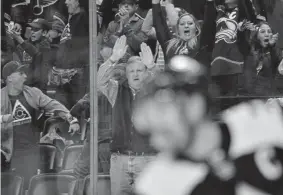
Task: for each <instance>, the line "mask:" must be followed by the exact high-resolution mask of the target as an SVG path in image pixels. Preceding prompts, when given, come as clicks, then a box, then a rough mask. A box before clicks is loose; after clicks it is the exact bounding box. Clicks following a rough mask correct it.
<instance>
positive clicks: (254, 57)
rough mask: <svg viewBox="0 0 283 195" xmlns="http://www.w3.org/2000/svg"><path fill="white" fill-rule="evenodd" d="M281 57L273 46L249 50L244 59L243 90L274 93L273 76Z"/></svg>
mask: <svg viewBox="0 0 283 195" xmlns="http://www.w3.org/2000/svg"><path fill="white" fill-rule="evenodd" d="M281 59H282V54H281V53H280V52H279V51H278V50H277V49H276V48H275V47H269V48H266V49H261V50H260V51H258V52H255V51H254V50H251V52H250V54H249V55H248V56H247V57H246V59H245V66H244V77H245V83H244V88H245V91H246V92H247V93H248V94H250V95H259V96H270V95H275V94H276V93H277V90H276V86H275V83H274V82H275V80H274V78H275V75H276V73H277V67H278V65H279V63H280V61H281Z"/></svg>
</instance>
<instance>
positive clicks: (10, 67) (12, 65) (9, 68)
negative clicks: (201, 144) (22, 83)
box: [2, 61, 28, 79]
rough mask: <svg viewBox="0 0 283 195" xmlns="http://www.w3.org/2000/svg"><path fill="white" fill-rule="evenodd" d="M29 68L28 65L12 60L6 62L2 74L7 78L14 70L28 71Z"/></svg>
mask: <svg viewBox="0 0 283 195" xmlns="http://www.w3.org/2000/svg"><path fill="white" fill-rule="evenodd" d="M27 70H28V66H27V65H21V64H20V63H19V62H17V61H11V62H8V63H7V64H5V66H4V67H3V69H2V76H3V78H4V79H7V77H8V76H10V75H11V74H13V73H14V72H27Z"/></svg>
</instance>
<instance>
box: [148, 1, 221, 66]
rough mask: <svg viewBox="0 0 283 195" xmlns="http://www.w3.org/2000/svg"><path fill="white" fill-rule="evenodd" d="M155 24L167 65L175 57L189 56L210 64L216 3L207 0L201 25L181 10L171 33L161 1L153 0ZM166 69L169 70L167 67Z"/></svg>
mask: <svg viewBox="0 0 283 195" xmlns="http://www.w3.org/2000/svg"><path fill="white" fill-rule="evenodd" d="M152 12H153V24H154V27H155V29H156V36H157V40H158V42H159V43H160V44H161V47H162V50H163V53H164V58H165V64H167V62H168V60H170V59H171V58H172V57H173V56H175V55H188V56H190V57H193V58H195V59H196V60H198V61H200V62H202V63H203V64H209V59H210V57H209V55H208V51H207V46H209V45H210V43H212V44H213V39H214V37H213V33H212V32H211V29H214V28H213V27H214V23H215V21H214V20H213V19H211V18H215V17H216V12H215V9H214V1H213V0H207V5H206V11H205V17H204V23H203V25H202V27H201V25H200V23H199V22H198V21H197V20H196V19H195V17H194V16H193V15H192V14H189V13H188V12H186V11H184V10H181V11H180V12H179V13H178V20H177V24H176V26H175V29H174V33H172V31H170V29H169V27H168V25H167V21H166V18H165V16H164V15H163V12H162V8H161V4H160V0H152ZM165 69H167V67H166V65H165Z"/></svg>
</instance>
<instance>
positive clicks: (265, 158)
mask: <svg viewBox="0 0 283 195" xmlns="http://www.w3.org/2000/svg"><path fill="white" fill-rule="evenodd" d="M275 157H276V152H275V149H274V148H262V149H261V150H259V151H257V152H256V153H255V155H254V161H255V164H256V166H257V168H258V170H259V172H260V173H261V174H262V175H263V176H264V177H265V178H266V179H268V180H277V179H279V178H280V177H281V176H282V173H283V167H282V164H281V163H280V162H279V160H277V159H276V160H274V161H273V159H274V158H275Z"/></svg>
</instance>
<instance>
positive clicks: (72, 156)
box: [62, 145, 83, 170]
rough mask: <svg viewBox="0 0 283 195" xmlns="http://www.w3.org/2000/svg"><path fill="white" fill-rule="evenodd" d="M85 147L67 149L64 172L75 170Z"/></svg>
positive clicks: (63, 166) (77, 146)
mask: <svg viewBox="0 0 283 195" xmlns="http://www.w3.org/2000/svg"><path fill="white" fill-rule="evenodd" d="M82 149H83V145H71V146H68V147H66V148H65V151H64V157H63V164H62V170H67V169H73V168H74V164H75V162H76V160H77V159H78V157H79V155H80V153H81V151H82Z"/></svg>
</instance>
